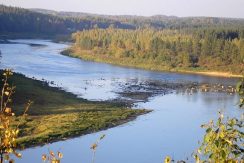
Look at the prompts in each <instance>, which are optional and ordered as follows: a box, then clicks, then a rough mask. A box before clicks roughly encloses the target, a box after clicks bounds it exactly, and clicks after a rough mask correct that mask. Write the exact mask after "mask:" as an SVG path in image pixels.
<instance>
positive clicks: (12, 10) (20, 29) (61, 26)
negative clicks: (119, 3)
mask: <svg viewBox="0 0 244 163" xmlns="http://www.w3.org/2000/svg"><path fill="white" fill-rule="evenodd" d="M0 22H1V23H0V32H1V33H2V34H3V33H30V34H32V33H34V34H48V35H50V34H52V35H55V34H70V33H72V32H74V31H77V30H82V29H90V28H93V27H99V28H108V27H109V26H111V25H113V26H115V27H118V28H127V29H131V28H133V27H132V26H131V25H128V24H126V23H120V22H118V21H113V20H105V19H94V18H90V19H84V18H73V17H69V18H68V17H61V16H55V15H49V14H42V13H38V12H33V11H30V10H27V9H22V8H18V7H7V6H3V5H0Z"/></svg>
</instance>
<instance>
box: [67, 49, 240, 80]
mask: <svg viewBox="0 0 244 163" xmlns="http://www.w3.org/2000/svg"><path fill="white" fill-rule="evenodd" d="M62 54H63V55H68V56H71V57H75V58H80V59H83V60H89V61H95V62H103V63H109V64H114V65H119V66H125V67H133V68H140V69H145V70H152V71H166V72H179V73H190V74H200V75H207V76H219V77H237V78H241V77H242V75H241V74H233V73H231V72H222V71H220V70H219V69H221V68H218V69H206V68H202V67H197V68H183V67H175V68H170V67H168V66H165V65H162V64H161V63H160V62H155V61H150V60H143V59H141V60H138V59H137V60H133V59H131V58H123V59H119V58H115V57H113V56H109V55H99V54H94V53H93V52H92V51H88V50H81V49H79V48H75V47H71V48H70V49H67V50H65V51H63V52H62ZM223 69H226V68H223ZM230 69H231V67H230Z"/></svg>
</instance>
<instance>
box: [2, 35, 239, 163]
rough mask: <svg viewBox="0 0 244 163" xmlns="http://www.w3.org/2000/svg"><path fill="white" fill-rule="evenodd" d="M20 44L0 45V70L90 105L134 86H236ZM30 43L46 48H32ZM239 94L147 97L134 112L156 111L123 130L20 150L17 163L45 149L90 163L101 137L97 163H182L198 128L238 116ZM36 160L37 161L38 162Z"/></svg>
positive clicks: (194, 143)
mask: <svg viewBox="0 0 244 163" xmlns="http://www.w3.org/2000/svg"><path fill="white" fill-rule="evenodd" d="M14 41H15V42H19V44H0V50H1V52H2V58H1V68H12V69H14V71H16V72H20V73H23V74H25V75H27V76H29V77H35V78H37V79H39V80H42V79H45V80H48V81H54V83H55V84H54V85H53V86H59V87H62V89H64V90H66V91H69V92H73V93H75V94H77V95H78V96H80V97H83V98H86V99H89V100H107V99H113V98H117V97H118V94H117V93H116V92H118V91H121V89H122V87H123V86H124V85H126V84H128V83H130V82H132V81H135V80H136V81H139V82H140V81H142V82H143V81H148V80H159V81H168V82H199V83H212V84H215V83H222V84H225V85H234V84H235V83H236V82H237V79H232V78H221V77H208V76H202V75H190V74H177V73H166V72H165V73H162V72H153V71H145V70H139V69H133V68H124V67H118V66H113V65H108V64H103V63H95V62H88V61H82V60H79V59H76V58H70V57H67V56H63V55H60V54H59V52H60V51H61V50H62V49H64V48H66V47H67V45H65V44H57V43H52V42H50V41H47V40H14ZM29 43H35V44H44V45H46V46H30V45H29ZM237 101H238V96H237V95H228V94H225V93H195V94H193V95H188V94H182V93H175V92H174V93H172V94H168V95H157V96H156V97H151V98H150V99H149V101H148V102H141V103H137V105H136V107H138V108H148V109H152V110H154V111H153V112H152V113H149V114H147V115H143V116H140V117H138V118H137V119H136V120H135V121H132V122H129V123H126V124H124V125H121V126H118V127H115V128H111V129H108V130H106V131H101V132H98V133H94V134H88V135H85V136H81V137H79V138H74V139H70V140H66V141H60V142H56V143H53V144H50V145H46V146H43V147H36V148H30V149H26V150H24V151H22V155H23V158H22V159H20V160H17V162H23V163H27V162H30V163H34V162H35V163H36V162H41V155H42V154H43V153H47V151H48V148H50V149H52V150H54V151H55V150H60V149H61V151H62V153H63V154H64V158H63V160H62V162H65V163H69V162H91V158H92V152H91V150H90V145H91V144H92V143H93V142H95V141H96V139H97V138H98V137H99V135H101V134H102V133H105V134H106V137H105V139H104V140H103V141H102V142H101V143H100V145H99V148H98V150H97V154H96V163H156V162H162V160H163V158H164V157H165V156H166V155H170V156H172V157H174V158H175V159H186V158H187V157H190V155H191V153H192V152H193V150H194V149H196V147H197V146H198V144H197V142H198V140H201V138H202V135H203V133H204V131H203V130H202V129H201V128H200V125H201V124H203V123H206V122H208V121H209V120H210V119H216V117H217V112H218V111H219V110H221V111H223V112H224V113H225V115H226V116H240V115H241V113H242V111H241V110H239V109H237V106H236V103H237ZM38 160H39V161H38Z"/></svg>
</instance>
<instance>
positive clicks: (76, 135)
mask: <svg viewBox="0 0 244 163" xmlns="http://www.w3.org/2000/svg"><path fill="white" fill-rule="evenodd" d="M138 110H139V109H138ZM140 111H141V112H139V113H135V114H134V115H131V116H129V117H128V118H127V119H124V120H120V121H118V122H116V123H111V124H110V125H108V126H106V127H104V128H100V129H98V130H96V131H92V130H88V131H84V132H80V133H77V132H76V133H74V134H71V135H67V136H65V137H53V138H52V139H49V140H48V143H47V142H39V143H35V142H34V143H33V142H32V143H30V142H31V141H26V142H24V143H22V142H21V144H23V146H24V147H21V146H18V147H17V149H18V150H20V151H23V150H25V149H30V148H36V147H43V146H45V145H47V144H52V143H56V142H59V141H66V140H70V139H73V138H79V137H81V136H85V135H88V134H93V133H97V132H101V131H105V130H108V129H112V128H114V127H118V126H121V125H124V124H126V123H129V122H131V121H134V120H136V119H137V118H138V117H139V116H142V115H146V114H149V113H151V112H152V111H153V110H146V109H140ZM34 140H35V139H34ZM32 141H33V140H32ZM17 144H19V142H17Z"/></svg>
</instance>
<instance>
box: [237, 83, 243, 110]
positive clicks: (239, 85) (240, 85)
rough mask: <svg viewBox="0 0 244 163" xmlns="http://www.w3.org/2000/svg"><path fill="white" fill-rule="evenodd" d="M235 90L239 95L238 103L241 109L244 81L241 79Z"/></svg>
mask: <svg viewBox="0 0 244 163" xmlns="http://www.w3.org/2000/svg"><path fill="white" fill-rule="evenodd" d="M236 90H237V92H238V93H239V95H240V103H239V106H240V107H243V106H244V79H242V81H240V82H239V83H238V84H237V86H236Z"/></svg>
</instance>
